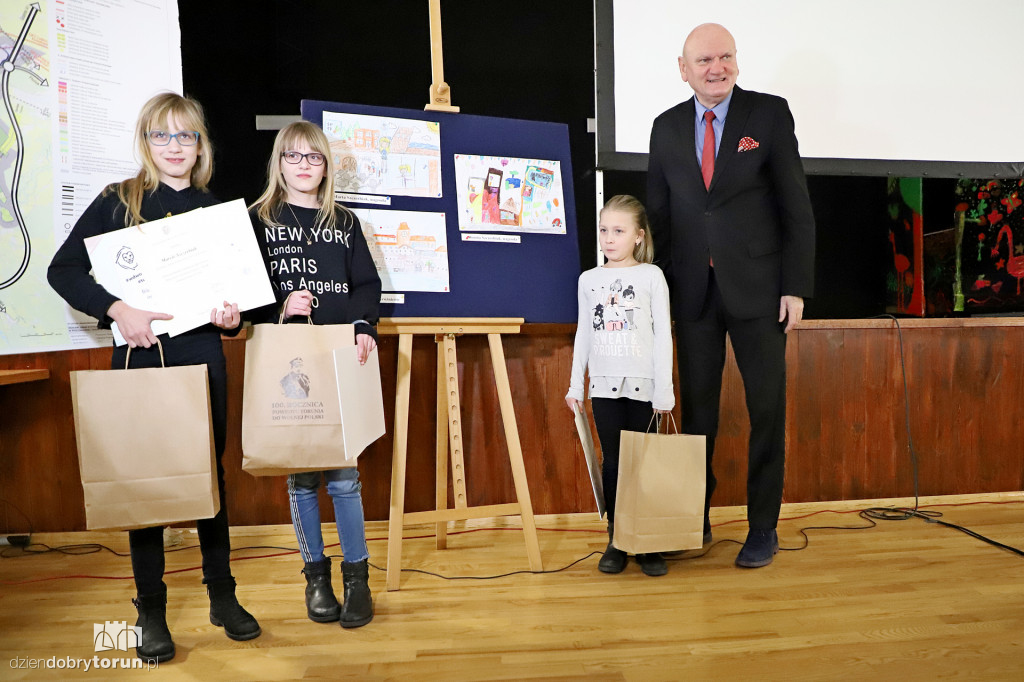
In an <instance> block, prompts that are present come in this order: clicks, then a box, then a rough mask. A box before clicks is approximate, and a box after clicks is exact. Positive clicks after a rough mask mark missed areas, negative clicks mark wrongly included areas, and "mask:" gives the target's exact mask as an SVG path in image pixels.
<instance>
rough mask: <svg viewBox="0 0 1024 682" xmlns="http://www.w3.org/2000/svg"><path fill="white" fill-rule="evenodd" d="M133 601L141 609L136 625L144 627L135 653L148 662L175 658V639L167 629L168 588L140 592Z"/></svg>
mask: <svg viewBox="0 0 1024 682" xmlns="http://www.w3.org/2000/svg"><path fill="white" fill-rule="evenodd" d="M132 603H133V604H135V608H136V609H138V611H139V619H138V620H137V621H135V625H136V626H138V627H140V628H142V637H141V639H140V641H139V645H138V646H137V647H135V654H136V655H137V656H138V657H139V658H141V659H142V660H144V661H146V662H147V663H163V662H165V661H169V660H171V659H172V658H174V641H173V640H172V639H171V631H170V630H168V629H167V588H166V587H165V588H164V589H163V590H162V591H160V592H156V593H154V594H140V595H139V596H138V598H137V599H132Z"/></svg>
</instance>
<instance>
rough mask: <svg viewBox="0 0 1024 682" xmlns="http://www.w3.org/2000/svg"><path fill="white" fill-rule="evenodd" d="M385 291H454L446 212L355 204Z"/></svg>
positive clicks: (356, 212) (354, 210)
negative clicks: (449, 263) (449, 274)
mask: <svg viewBox="0 0 1024 682" xmlns="http://www.w3.org/2000/svg"><path fill="white" fill-rule="evenodd" d="M352 212H353V213H355V214H356V216H358V217H359V222H361V223H362V226H363V235H364V236H365V237H366V243H367V244H368V245H369V247H370V255H371V256H373V264H374V265H376V266H377V274H379V275H380V281H381V284H382V285H383V291H388V292H392V291H400V292H406V291H434V292H446V291H450V288H449V287H450V282H449V278H448V237H447V234H446V232H445V215H444V213H432V212H427V211H391V210H385V209H376V208H354V209H352Z"/></svg>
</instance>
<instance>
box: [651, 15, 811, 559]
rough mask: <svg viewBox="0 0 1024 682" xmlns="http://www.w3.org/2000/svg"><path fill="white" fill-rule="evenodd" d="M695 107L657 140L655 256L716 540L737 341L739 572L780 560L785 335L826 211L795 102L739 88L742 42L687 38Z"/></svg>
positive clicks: (665, 120)
mask: <svg viewBox="0 0 1024 682" xmlns="http://www.w3.org/2000/svg"><path fill="white" fill-rule="evenodd" d="M679 73H680V74H681V75H682V77H683V80H684V81H686V82H687V83H688V84H689V85H690V87H691V88H693V91H694V97H693V98H691V99H689V100H687V101H685V102H683V103H682V104H679V105H677V106H675V107H673V108H671V109H669V110H668V111H666V112H664V113H663V114H661V115H660V116H658V118H657V119H655V121H654V126H653V129H652V131H651V149H650V161H649V167H648V180H647V182H648V187H647V202H648V214H649V216H650V221H651V229H652V232H653V234H654V240H655V259H656V262H657V263H658V264H659V265H660V266H661V267H662V268H663V269H664V271H665V275H666V278H667V279H668V281H669V286H670V288H671V292H672V308H673V316H674V318H675V322H676V341H677V344H678V353H679V375H680V376H679V380H680V392H681V397H682V401H681V407H682V414H683V430H684V431H685V432H686V433H693V434H704V435H706V436H707V492H706V498H705V506H704V538H705V542H709V541H710V539H711V526H710V523H709V521H708V509H709V507H710V500H711V495H712V493H713V492H714V490H715V483H716V480H715V476H714V473H713V471H712V467H711V459H712V454H713V452H714V447H715V435H716V433H717V431H718V413H719V400H720V398H721V390H722V371H723V369H724V367H725V336H726V333H728V335H729V338H730V340H731V342H732V347H733V351H734V353H735V355H736V363H737V365H738V366H739V370H740V374H741V375H742V377H743V385H744V389H745V391H746V398H747V411H748V414H749V416H750V450H749V459H748V471H747V516H748V521H749V524H750V530H749V532H748V534H747V539H746V542H745V543H744V545H743V549H742V550H740V553H739V556H738V557H737V558H736V563H737V565H739V566H745V567H750V568H754V567H759V566H765V565H767V564H769V563H771V561H772V558H773V557H774V555H775V553H776V552H777V551H778V535H777V534H776V531H775V527H776V525H777V523H778V519H779V507H780V506H781V504H782V484H783V475H784V461H785V442H786V440H785V439H786V333H787V332H789V331H790V330H791V329H792V328H793V327H794V326H795V325H796V324H797V323H798V322H800V319H801V318H802V317H803V308H804V302H803V299H804V298H805V297H808V296H810V295H811V294H812V292H813V286H814V215H813V213H812V211H811V203H810V198H809V197H808V194H807V181H806V178H805V177H804V172H803V166H802V164H801V162H800V153H799V151H798V150H797V141H796V136H795V134H794V123H793V116H792V114H790V111H789V105H788V104H787V103H786V100H784V99H782V98H780V97H775V96H773V95H765V94H762V93H758V92H751V91H747V90H743V89H741V88H739V87H738V86H736V76H737V75H738V73H739V70H738V68H737V66H736V43H735V40H734V39H733V37H732V35H731V34H730V33H729V32H728V31H727V30H726V29H725V28H724V27H722V26H719V25H717V24H703V25H701V26H698V27H697V28H695V29H694V30H693V31H692V32H691V33H690V35H689V36H687V38H686V42H685V44H684V45H683V55H682V56H681V57H679Z"/></svg>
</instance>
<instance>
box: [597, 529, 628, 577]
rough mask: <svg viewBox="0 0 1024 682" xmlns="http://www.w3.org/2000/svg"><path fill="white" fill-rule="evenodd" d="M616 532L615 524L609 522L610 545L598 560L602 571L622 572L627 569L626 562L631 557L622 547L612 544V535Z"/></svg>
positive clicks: (598, 566)
mask: <svg viewBox="0 0 1024 682" xmlns="http://www.w3.org/2000/svg"><path fill="white" fill-rule="evenodd" d="M614 534H615V524H613V523H612V522H611V521H609V522H608V546H607V547H606V548H605V550H604V554H602V555H601V560H600V561H598V562H597V570H599V571H601V572H602V573H622V572H623V571H624V570H626V563H627V562H628V561H629V557H628V556H627V555H626V553H625V552H623V551H622V550H621V549H618V548H617V547H615V546H614V545H612V536H613V535H614Z"/></svg>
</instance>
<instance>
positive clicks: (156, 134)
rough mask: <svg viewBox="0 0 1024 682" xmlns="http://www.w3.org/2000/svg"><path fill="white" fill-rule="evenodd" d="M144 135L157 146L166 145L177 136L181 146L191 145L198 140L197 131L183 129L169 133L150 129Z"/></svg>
mask: <svg viewBox="0 0 1024 682" xmlns="http://www.w3.org/2000/svg"><path fill="white" fill-rule="evenodd" d="M146 137H148V138H149V141H150V143H151V144H155V145H156V146H157V147H166V146H167V145H169V144H170V143H171V140H173V139H175V138H177V140H178V144H180V145H181V146H182V147H191V146H192V145H194V144H195V143H196V142H199V133H197V132H196V131H194V130H183V131H181V132H180V133H169V132H167V131H166V130H150V131H149V132H148V133H146Z"/></svg>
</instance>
